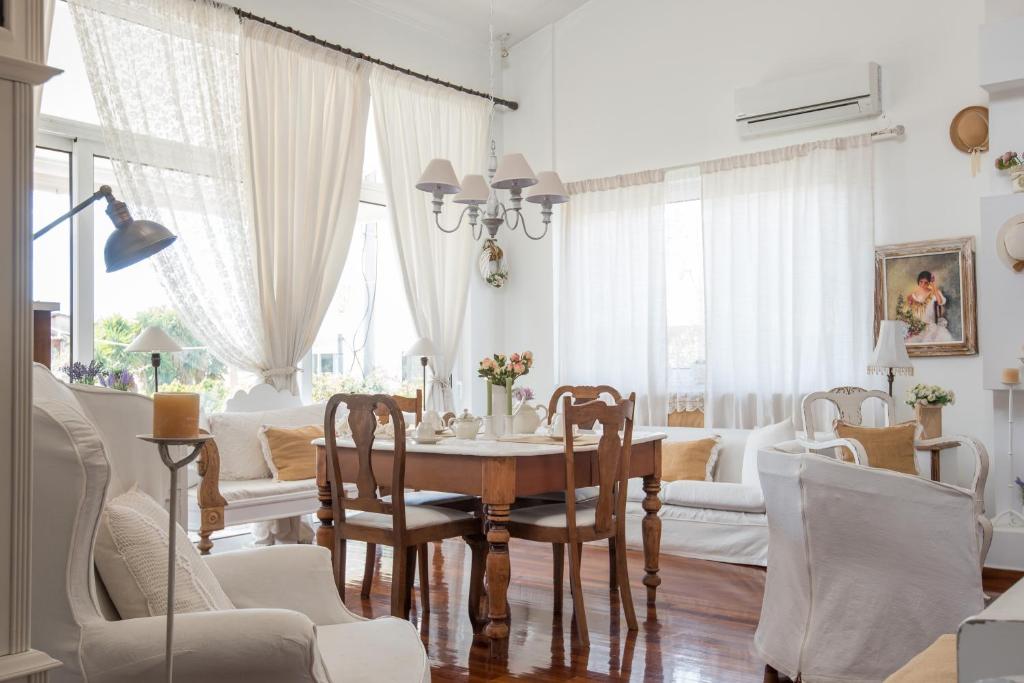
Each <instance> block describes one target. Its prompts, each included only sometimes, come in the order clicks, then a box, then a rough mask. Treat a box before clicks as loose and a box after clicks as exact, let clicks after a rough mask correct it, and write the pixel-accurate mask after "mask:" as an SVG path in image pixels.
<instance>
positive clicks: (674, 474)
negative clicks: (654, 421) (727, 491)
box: [661, 434, 722, 481]
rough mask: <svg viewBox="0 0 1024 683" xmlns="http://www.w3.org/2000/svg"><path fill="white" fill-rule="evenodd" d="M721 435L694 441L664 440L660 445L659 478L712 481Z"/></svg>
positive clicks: (720, 446)
mask: <svg viewBox="0 0 1024 683" xmlns="http://www.w3.org/2000/svg"><path fill="white" fill-rule="evenodd" d="M721 448H722V437H720V436H718V435H717V434H715V435H713V436H709V437H707V438H705V439H698V440H696V441H665V442H664V443H663V444H662V445H661V478H662V479H663V480H665V481H682V480H690V481H714V479H715V465H716V464H717V462H718V451H719V450H721Z"/></svg>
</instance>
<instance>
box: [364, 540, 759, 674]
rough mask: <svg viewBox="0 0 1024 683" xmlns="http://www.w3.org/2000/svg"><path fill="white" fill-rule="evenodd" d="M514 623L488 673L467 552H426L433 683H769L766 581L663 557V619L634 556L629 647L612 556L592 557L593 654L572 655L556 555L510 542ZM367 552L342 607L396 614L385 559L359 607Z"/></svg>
mask: <svg viewBox="0 0 1024 683" xmlns="http://www.w3.org/2000/svg"><path fill="white" fill-rule="evenodd" d="M510 552H511V556H512V572H513V578H512V583H511V585H510V586H509V605H510V609H511V613H512V624H511V638H510V641H509V648H508V657H507V659H505V660H503V661H493V660H492V659H491V658H490V656H489V650H488V648H487V645H486V643H483V642H477V643H474V641H473V631H472V628H470V625H469V620H468V617H467V610H466V595H467V591H468V585H467V580H468V576H469V564H468V561H469V557H468V555H469V554H468V552H467V551H466V546H465V544H464V543H463V542H462V541H446V542H445V543H444V544H443V545H442V546H435V545H431V562H430V572H431V577H430V580H431V586H432V588H433V590H432V591H431V594H430V601H431V611H430V614H429V617H425V616H424V615H423V614H421V613H420V611H419V609H418V605H415V606H414V608H413V614H412V621H413V623H415V624H416V625H417V626H418V627H419V628H420V632H421V634H422V636H423V642H424V645H426V647H427V653H428V655H429V657H430V661H431V665H432V667H433V674H434V680H435V681H513V680H524V681H685V682H686V683H699V682H702V681H709V682H711V681H713V682H714V683H733V682H740V681H742V682H747V681H758V682H760V681H761V680H762V676H763V673H764V667H763V664H761V663H760V662H759V661H758V660H757V659H756V657H755V656H754V655H753V653H752V652H751V649H750V645H751V642H752V641H753V636H754V629H755V628H756V627H757V619H758V615H759V613H760V610H761V595H762V592H763V590H764V576H765V574H764V570H763V569H758V568H754V567H740V566H735V565H728V564H720V563H715V562H704V561H701V560H689V559H684V558H678V557H669V556H662V559H661V576H662V584H661V588H659V590H658V606H657V609H649V610H648V609H646V608H645V607H644V606H643V597H642V596H643V595H644V587H643V584H642V583H641V582H640V579H641V577H642V576H643V557H642V555H641V553H639V552H631V553H630V557H629V568H630V578H631V583H632V585H633V594H634V599H635V600H636V601H637V617H638V618H639V620H640V631H639V632H637V633H635V634H632V635H630V634H629V633H628V631H627V630H626V624H625V620H624V619H622V617H621V611H620V609H619V604H618V599H617V598H616V594H615V593H612V592H610V591H609V590H608V553H607V551H606V549H605V547H603V546H597V545H595V546H589V545H588V546H585V548H584V551H583V588H584V595H585V601H586V606H587V620H588V624H589V626H590V640H591V645H590V648H589V650H580V649H579V648H578V647H575V646H574V645H573V639H572V635H571V632H570V629H571V624H572V601H571V598H570V597H569V589H568V586H566V588H565V591H564V593H565V602H564V608H563V612H562V614H561V615H556V614H555V612H554V609H553V604H552V592H551V579H550V576H551V551H550V548H549V547H548V546H546V545H542V544H537V543H528V542H517V541H515V540H513V541H512V544H511V550H510ZM363 553H364V546H363V545H362V544H361V543H354V542H353V543H350V544H349V551H348V567H349V569H348V589H347V598H348V600H347V604H348V606H349V608H350V609H352V610H353V611H355V612H357V613H361V614H363V615H364V616H367V617H371V616H382V615H385V614H388V613H389V592H388V591H389V587H390V573H391V556H390V549H384V551H383V555H382V556H381V558H380V559H379V561H378V575H377V578H376V579H375V582H374V592H373V594H372V595H371V597H370V598H369V599H368V600H362V599H361V598H360V597H359V584H360V580H361V575H362V567H363V558H364V557H365V555H364V554H363Z"/></svg>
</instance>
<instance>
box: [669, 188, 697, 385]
mask: <svg viewBox="0 0 1024 683" xmlns="http://www.w3.org/2000/svg"><path fill="white" fill-rule="evenodd" d="M701 231H702V223H701V206H700V201H699V200H690V201H679V202H670V203H668V204H667V205H666V208H665V295H666V301H667V304H668V309H667V313H668V315H667V322H668V390H669V392H677V393H683V394H693V393H702V392H703V391H704V379H705V367H706V361H705V359H706V357H707V356H706V353H707V352H706V348H705V343H704V240H703V236H702V232H701Z"/></svg>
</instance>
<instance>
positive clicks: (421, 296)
mask: <svg viewBox="0 0 1024 683" xmlns="http://www.w3.org/2000/svg"><path fill="white" fill-rule="evenodd" d="M370 89H371V93H372V98H373V111H374V121H375V123H376V126H377V138H378V144H379V146H380V157H381V164H382V166H383V169H384V177H385V181H386V185H387V191H388V206H389V208H390V211H391V218H392V224H393V225H394V229H395V236H396V242H397V245H398V255H399V260H400V261H401V264H402V273H403V277H404V284H405V292H406V297H407V299H408V301H409V308H410V309H411V312H412V317H413V321H414V322H415V325H416V333H417V334H418V335H420V336H421V337H427V338H428V339H430V340H431V342H432V343H433V345H434V349H435V351H436V352H437V355H436V356H435V357H434V358H432V359H431V361H430V363H431V371H432V372H433V375H434V383H433V385H432V386H431V390H430V392H429V397H428V399H427V405H428V406H429V407H431V408H433V409H435V410H439V411H440V410H454V408H455V405H454V400H453V397H452V391H451V385H450V383H449V381H448V378H449V376H450V375H451V373H452V368H453V367H454V363H455V360H456V352H457V350H458V347H459V338H460V335H461V333H462V323H463V319H464V318H465V313H466V300H467V296H468V294H469V277H470V275H471V274H472V273H473V272H474V269H475V266H474V263H473V255H474V245H475V242H474V241H473V237H472V235H471V234H470V230H469V229H468V228H466V227H465V226H463V228H462V229H460V230H459V231H458V232H456V233H454V234H445V233H442V232H441V231H440V230H438V229H437V228H436V227H435V226H434V216H433V214H432V213H431V207H430V196H429V195H427V194H425V193H423V192H421V191H419V190H417V189H416V181H417V179H419V176H420V174H421V173H422V172H423V168H424V167H425V166H426V165H427V162H429V161H430V160H431V159H434V158H437V157H441V158H445V159H449V160H450V161H451V162H452V164H453V165H454V167H455V171H456V173H459V174H460V175H465V174H467V173H480V172H481V166H482V165H483V161H484V156H485V154H486V149H487V127H488V115H489V113H490V106H491V104H490V102H488V101H487V100H485V99H483V98H481V97H476V96H473V95H466V94H464V93H460V92H457V91H455V90H451V89H450V88H444V87H441V86H438V85H434V84H431V83H427V82H426V81H422V80H420V79H418V78H413V77H410V76H405V75H403V74H399V73H396V72H394V71H389V70H386V69H375V70H374V71H373V73H372V74H371V76H370ZM460 208H461V207H460ZM453 218H454V217H453V216H451V215H448V216H442V219H447V220H448V221H449V222H451V223H454V220H453Z"/></svg>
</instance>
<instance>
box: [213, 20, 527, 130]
mask: <svg viewBox="0 0 1024 683" xmlns="http://www.w3.org/2000/svg"><path fill="white" fill-rule="evenodd" d="M224 7H226V8H228V9H230V10H232V11H233V12H234V13H235V14H236V15H238V17H239V18H240V19H248V20H250V21H255V22H259V23H261V24H266V25H267V26H273V27H274V28H276V29H279V30H281V31H284V32H285V33H291V34H292V35H295V36H298V37H299V38H302V39H303V40H308V41H309V42H311V43H316V44H317V45H320V46H321V47H326V48H328V49H330V50H334V51H335V52H341V53H342V54H346V55H348V56H350V57H355V58H356V59H360V60H362V61H364V62H369V63H370V64H376V65H377V66H382V67H384V68H385V69H390V70H391V71H397V72H399V73H402V74H405V75H406V76H412V77H414V78H418V79H420V80H423V81H427V82H428V83H434V84H436V85H440V86H443V87H445V88H451V89H452V90H458V91H459V92H464V93H466V94H467V95H475V96H476V97H482V98H484V99H485V100H490V101H491V102H493V103H494V104H500V105H501V106H503V107H506V108H508V109H511V110H512V111H515V110H516V109H519V103H518V102H516V101H514V100H506V99H502V98H500V97H494V96H492V95H488V94H487V93H485V92H480V91H479V90H473V89H472V88H467V87H465V86H462V85H459V84H457V83H451V82H449V81H442V80H441V79H440V78H434V77H433V76H428V75H426V74H421V73H418V72H416V71H413V70H412V69H406V68H405V67H402V66H398V65H397V64H392V63H391V62H385V61H384V60H383V59H378V58H377V57H371V56H370V55H367V54H363V53H362V52H356V51H355V50H352V49H350V48H347V47H344V46H342V45H338V44H336V43H329V42H327V41H326V40H324V39H323V38H317V37H316V36H314V35H312V34H310V33H304V32H302V31H300V30H299V29H296V28H292V27H291V26H284V25H282V24H279V23H277V22H276V21H274V20H273V19H267V18H266V17H261V16H259V15H256V14H253V13H252V12H247V11H245V10H243V9H239V8H238V7H234V6H232V5H224Z"/></svg>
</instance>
